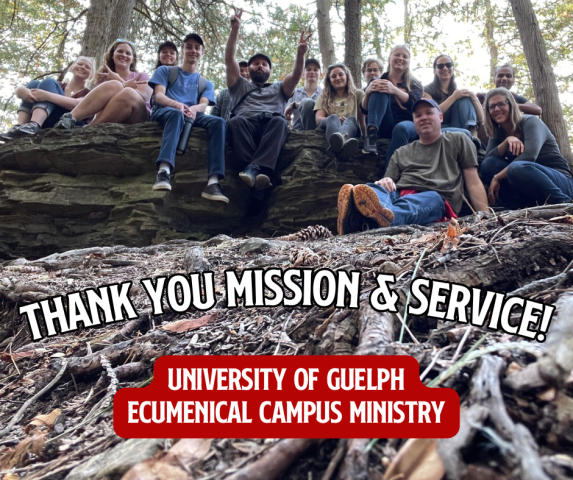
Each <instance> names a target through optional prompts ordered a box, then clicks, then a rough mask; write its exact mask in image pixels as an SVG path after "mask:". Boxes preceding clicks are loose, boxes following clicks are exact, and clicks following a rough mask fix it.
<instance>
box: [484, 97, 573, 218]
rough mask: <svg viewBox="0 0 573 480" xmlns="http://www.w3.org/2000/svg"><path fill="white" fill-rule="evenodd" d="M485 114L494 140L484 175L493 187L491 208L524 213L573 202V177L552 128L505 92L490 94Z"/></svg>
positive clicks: (490, 196) (488, 183) (489, 195)
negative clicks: (495, 207)
mask: <svg viewBox="0 0 573 480" xmlns="http://www.w3.org/2000/svg"><path fill="white" fill-rule="evenodd" d="M485 111H486V114H485V128H486V131H487V134H488V136H489V137H490V140H489V142H488V145H487V153H486V158H485V160H484V161H483V163H482V164H481V166H480V174H481V178H482V180H483V182H484V183H485V184H486V185H489V189H488V198H489V202H490V204H491V205H495V204H496V203H497V201H498V200H500V201H501V203H502V204H503V205H504V206H506V207H508V208H525V207H531V206H534V205H544V204H556V203H568V202H571V199H572V198H573V175H572V173H571V169H570V167H569V163H568V162H567V160H566V159H565V158H564V157H563V155H561V152H560V150H559V146H558V145H557V142H556V141H555V137H554V136H553V134H552V133H551V132H550V131H549V128H547V125H545V124H544V123H543V122H542V121H541V120H540V119H539V118H538V117H537V116H535V115H524V114H523V113H522V112H521V110H520V109H519V106H518V104H517V102H516V101H515V99H514V98H513V95H512V94H511V92H510V91H509V90H507V89H506V88H495V89H493V90H490V91H489V92H488V93H487V95H486V99H485Z"/></svg>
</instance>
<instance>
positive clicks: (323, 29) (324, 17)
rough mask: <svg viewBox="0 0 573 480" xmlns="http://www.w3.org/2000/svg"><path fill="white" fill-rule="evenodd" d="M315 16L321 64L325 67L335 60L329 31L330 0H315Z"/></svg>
mask: <svg viewBox="0 0 573 480" xmlns="http://www.w3.org/2000/svg"><path fill="white" fill-rule="evenodd" d="M316 18H317V21H318V43H319V46H320V55H321V56H322V66H323V68H324V69H326V67H327V66H328V65H332V64H333V63H335V62H336V55H335V53H334V41H333V40H332V34H331V33H330V32H331V29H330V0H316Z"/></svg>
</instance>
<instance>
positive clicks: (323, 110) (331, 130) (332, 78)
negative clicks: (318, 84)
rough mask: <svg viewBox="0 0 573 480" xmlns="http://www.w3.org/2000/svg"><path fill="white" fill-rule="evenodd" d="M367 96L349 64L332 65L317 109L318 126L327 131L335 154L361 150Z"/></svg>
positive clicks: (325, 79)
mask: <svg viewBox="0 0 573 480" xmlns="http://www.w3.org/2000/svg"><path fill="white" fill-rule="evenodd" d="M363 96H364V92H363V91H362V90H360V89H359V88H356V86H355V85H354V80H353V79H352V74H351V73H350V71H349V70H348V68H347V67H346V65H344V64H343V63H335V64H334V65H330V66H329V67H328V69H327V70H326V75H325V77H324V89H323V91H322V94H321V95H320V97H318V100H317V101H316V105H315V106H314V110H315V112H316V123H317V125H318V128H320V129H321V130H324V131H325V132H326V139H327V141H328V144H329V146H330V149H331V150H332V152H333V153H334V155H339V154H342V155H344V156H350V155H352V154H354V153H356V151H357V150H358V140H357V139H358V138H360V132H361V130H364V116H363V115H362V113H360V111H359V105H360V102H361V101H362V97H363Z"/></svg>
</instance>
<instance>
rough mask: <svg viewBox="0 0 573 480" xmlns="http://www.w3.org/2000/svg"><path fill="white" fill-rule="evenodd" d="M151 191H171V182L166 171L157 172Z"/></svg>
mask: <svg viewBox="0 0 573 480" xmlns="http://www.w3.org/2000/svg"><path fill="white" fill-rule="evenodd" d="M153 190H171V181H170V178H169V174H168V173H167V170H163V169H161V170H159V172H157V178H156V179H155V183H154V184H153Z"/></svg>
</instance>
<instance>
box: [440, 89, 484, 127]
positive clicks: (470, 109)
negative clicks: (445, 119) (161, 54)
mask: <svg viewBox="0 0 573 480" xmlns="http://www.w3.org/2000/svg"><path fill="white" fill-rule="evenodd" d="M450 111H451V112H452V113H451V122H450V123H449V124H448V125H446V124H444V127H455V128H458V129H467V128H470V127H474V126H476V125H477V114H476V109H475V107H474V104H473V103H472V101H471V99H469V98H468V97H464V98H460V99H459V100H456V101H455V102H454V104H453V105H452V106H451V107H450ZM443 129H444V128H442V130H443ZM470 135H471V134H470Z"/></svg>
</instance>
